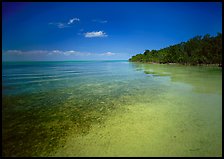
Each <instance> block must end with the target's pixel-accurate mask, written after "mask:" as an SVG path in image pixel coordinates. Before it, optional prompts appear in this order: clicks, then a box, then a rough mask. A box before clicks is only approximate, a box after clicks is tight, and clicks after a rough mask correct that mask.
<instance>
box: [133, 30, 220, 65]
mask: <svg viewBox="0 0 224 159" xmlns="http://www.w3.org/2000/svg"><path fill="white" fill-rule="evenodd" d="M129 61H133V62H156V63H181V64H192V65H196V64H221V63H222V33H218V34H217V36H215V37H211V36H210V35H209V34H207V35H205V36H204V37H201V36H196V37H194V38H192V39H190V40H188V41H187V42H181V43H179V44H176V45H172V46H169V47H166V48H163V49H160V50H151V51H150V50H145V52H144V53H143V54H137V55H135V56H132V57H131V58H130V59H129Z"/></svg>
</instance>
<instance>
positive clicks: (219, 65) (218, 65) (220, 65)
mask: <svg viewBox="0 0 224 159" xmlns="http://www.w3.org/2000/svg"><path fill="white" fill-rule="evenodd" d="M129 62H137V63H145V64H167V65H186V66H217V67H222V64H188V63H159V62H140V61H129Z"/></svg>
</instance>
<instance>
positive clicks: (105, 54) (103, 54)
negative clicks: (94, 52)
mask: <svg viewBox="0 0 224 159" xmlns="http://www.w3.org/2000/svg"><path fill="white" fill-rule="evenodd" d="M116 54H117V53H113V52H106V53H102V54H100V55H101V56H114V55H116Z"/></svg>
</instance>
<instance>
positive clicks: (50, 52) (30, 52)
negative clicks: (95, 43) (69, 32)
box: [3, 50, 119, 57]
mask: <svg viewBox="0 0 224 159" xmlns="http://www.w3.org/2000/svg"><path fill="white" fill-rule="evenodd" d="M3 53H4V54H11V55H16V56H30V55H38V56H39V55H41V56H45V55H46V56H68V57H69V56H82V57H83V56H91V57H103V56H104V57H110V56H116V55H118V54H119V53H113V52H105V53H93V52H80V51H75V50H67V51H63V50H27V51H21V50H6V51H3Z"/></svg>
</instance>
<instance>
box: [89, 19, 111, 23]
mask: <svg viewBox="0 0 224 159" xmlns="http://www.w3.org/2000/svg"><path fill="white" fill-rule="evenodd" d="M92 21H93V22H97V23H107V22H108V21H107V20H100V19H93V20H92Z"/></svg>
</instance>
